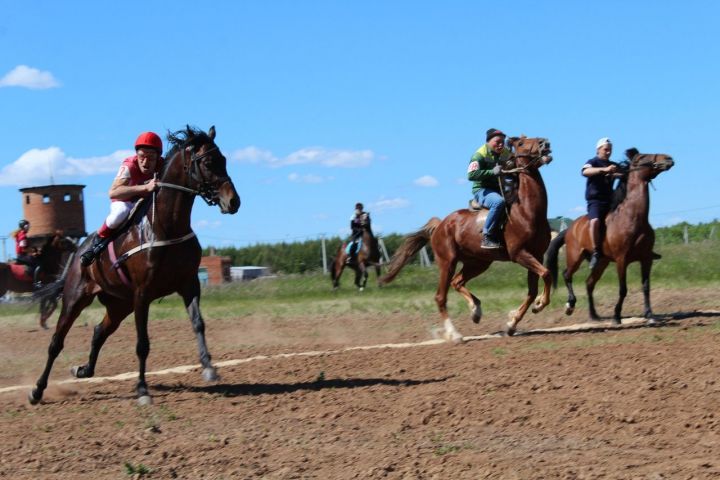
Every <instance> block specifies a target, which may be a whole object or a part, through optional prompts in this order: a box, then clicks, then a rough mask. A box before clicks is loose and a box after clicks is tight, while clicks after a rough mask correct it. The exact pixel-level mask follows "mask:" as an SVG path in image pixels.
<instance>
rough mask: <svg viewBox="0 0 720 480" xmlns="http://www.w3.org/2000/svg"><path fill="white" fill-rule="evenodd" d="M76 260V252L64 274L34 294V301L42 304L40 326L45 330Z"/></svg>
mask: <svg viewBox="0 0 720 480" xmlns="http://www.w3.org/2000/svg"><path fill="white" fill-rule="evenodd" d="M74 259H75V252H73V253H71V254H70V257H68V260H67V262H66V263H65V268H63V271H62V274H61V275H60V277H59V278H58V279H57V280H55V281H54V282H52V283H48V284H47V285H43V286H42V287H40V288H39V289H37V290H35V291H34V292H33V294H32V301H33V302H39V303H40V325H42V327H43V328H46V326H45V322H46V321H47V319H48V317H49V316H50V315H52V312H53V311H54V310H55V307H57V302H58V300H59V299H60V296H61V295H62V292H63V289H64V288H65V280H66V279H67V273H68V270H70V266H71V265H72V262H73V260H74Z"/></svg>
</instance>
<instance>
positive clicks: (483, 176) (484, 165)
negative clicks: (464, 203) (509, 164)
mask: <svg viewBox="0 0 720 480" xmlns="http://www.w3.org/2000/svg"><path fill="white" fill-rule="evenodd" d="M510 156H511V152H510V150H508V149H507V148H503V150H502V152H501V153H500V155H498V154H496V153H495V152H493V151H492V150H490V148H488V145H487V143H486V144H484V145H483V146H482V147H480V148H478V149H477V151H476V152H475V154H474V155H473V156H472V158H471V159H470V165H468V171H467V174H468V180H470V181H471V182H473V187H472V193H473V194H475V193H476V192H477V191H478V190H480V189H481V188H490V189H493V190H497V191H500V186H499V185H498V181H497V176H496V175H495V174H493V167H495V165H498V164H504V163H505V162H506V161H507V160H508V159H509V158H510Z"/></svg>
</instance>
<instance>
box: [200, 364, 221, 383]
mask: <svg viewBox="0 0 720 480" xmlns="http://www.w3.org/2000/svg"><path fill="white" fill-rule="evenodd" d="M202 378H203V380H205V381H206V382H216V381H218V380H219V379H220V377H219V376H218V374H217V370H215V367H207V368H203V371H202Z"/></svg>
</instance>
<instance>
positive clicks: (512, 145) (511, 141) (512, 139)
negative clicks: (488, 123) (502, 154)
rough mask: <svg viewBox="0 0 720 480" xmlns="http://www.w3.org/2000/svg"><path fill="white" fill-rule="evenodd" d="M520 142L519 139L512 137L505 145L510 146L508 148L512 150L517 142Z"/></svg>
mask: <svg viewBox="0 0 720 480" xmlns="http://www.w3.org/2000/svg"><path fill="white" fill-rule="evenodd" d="M517 141H518V137H510V138H508V139H507V140H506V141H505V144H506V145H507V146H508V148H512V147H514V146H515V142H517Z"/></svg>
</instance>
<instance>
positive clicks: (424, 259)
mask: <svg viewBox="0 0 720 480" xmlns="http://www.w3.org/2000/svg"><path fill="white" fill-rule="evenodd" d="M420 265H422V266H423V267H429V266H430V256H429V255H428V253H427V249H426V248H425V246H423V247H422V249H421V250H420Z"/></svg>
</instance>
